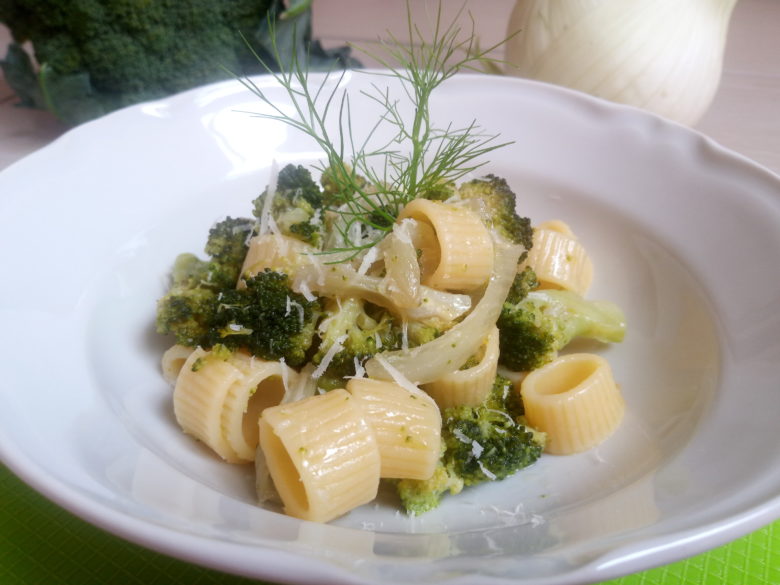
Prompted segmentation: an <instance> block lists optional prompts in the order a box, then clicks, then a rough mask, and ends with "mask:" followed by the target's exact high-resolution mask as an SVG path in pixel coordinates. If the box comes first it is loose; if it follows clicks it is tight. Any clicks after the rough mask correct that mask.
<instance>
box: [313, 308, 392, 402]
mask: <svg viewBox="0 0 780 585" xmlns="http://www.w3.org/2000/svg"><path fill="white" fill-rule="evenodd" d="M369 309H371V310H370V312H371V314H369ZM325 313H326V314H327V317H325V319H323V320H322V322H321V324H320V326H319V335H320V338H321V342H320V345H319V348H318V349H317V353H315V354H314V357H313V358H312V362H313V363H315V364H320V363H322V361H323V359H324V358H325V356H326V355H328V354H329V352H330V353H332V348H333V347H334V346H335V345H336V344H338V346H337V347H340V348H341V349H339V351H338V352H337V353H335V354H333V355H332V356H331V358H332V359H331V360H330V362H328V365H327V368H326V369H325V372H323V374H322V375H321V376H320V378H319V380H318V385H319V386H320V387H321V388H325V389H326V390H332V389H333V388H339V387H341V388H343V387H344V378H345V377H347V376H354V375H355V373H356V372H355V371H356V366H357V364H362V363H363V362H364V361H365V360H366V359H368V358H370V357H371V356H373V355H374V354H376V353H377V352H378V351H385V350H390V349H397V348H398V347H399V346H400V343H401V338H400V333H399V331H398V328H397V327H396V326H395V324H394V323H393V319H392V317H391V315H390V314H389V313H387V312H386V311H385V310H383V309H380V308H378V307H373V306H367V303H366V302H365V301H363V300H362V299H360V298H356V297H347V298H344V299H340V300H338V301H336V300H335V299H331V300H330V301H329V304H328V305H327V306H326V307H325ZM372 315H373V316H372Z"/></svg>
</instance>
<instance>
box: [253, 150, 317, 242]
mask: <svg viewBox="0 0 780 585" xmlns="http://www.w3.org/2000/svg"><path fill="white" fill-rule="evenodd" d="M267 197H268V190H265V191H263V193H262V194H261V195H260V196H259V197H258V198H257V199H255V201H254V211H253V213H254V215H255V217H257V218H258V219H260V220H262V215H263V211H264V209H265V205H266V198H267ZM270 213H271V216H272V217H273V220H274V222H275V223H276V226H277V227H278V228H279V230H280V231H281V233H283V234H285V235H287V236H291V237H294V238H298V239H299V240H302V241H304V242H306V243H307V244H311V245H312V246H315V247H320V245H321V243H322V236H323V223H322V213H323V204H322V192H321V191H320V188H319V186H318V185H317V183H315V182H314V180H313V179H312V177H311V173H310V172H309V170H308V169H307V168H305V167H303V166H301V165H297V166H296V165H292V164H290V165H287V166H285V167H283V168H282V169H281V170H280V171H279V176H278V178H277V183H276V191H275V193H274V194H273V201H272V202H271V210H270Z"/></svg>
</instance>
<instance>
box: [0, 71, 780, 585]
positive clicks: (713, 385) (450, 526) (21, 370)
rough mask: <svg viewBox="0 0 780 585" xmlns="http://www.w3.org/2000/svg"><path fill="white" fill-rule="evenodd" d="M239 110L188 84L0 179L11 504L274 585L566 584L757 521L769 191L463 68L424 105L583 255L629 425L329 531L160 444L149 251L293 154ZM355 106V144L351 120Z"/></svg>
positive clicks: (713, 162) (710, 146)
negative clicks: (415, 506) (477, 149)
mask: <svg viewBox="0 0 780 585" xmlns="http://www.w3.org/2000/svg"><path fill="white" fill-rule="evenodd" d="M371 81H374V80H373V79H371V78H368V77H366V76H365V75H363V74H354V75H350V76H349V77H348V78H347V79H346V80H345V84H346V87H347V89H348V90H349V91H350V92H353V93H355V92H357V91H359V90H360V89H362V88H365V87H367V84H368V83H369V82H371ZM257 82H258V83H259V84H261V85H263V86H264V87H266V88H267V89H268V91H269V92H270V95H272V96H275V97H274V99H277V100H279V103H280V104H282V105H283V104H284V98H283V95H282V93H281V92H280V91H279V90H278V89H275V88H274V87H273V83H272V82H271V81H270V80H269V79H267V78H258V79H257ZM355 95H357V94H356V93H355ZM260 107H261V106H260V104H259V102H258V101H257V100H256V98H254V97H252V96H251V95H250V94H248V92H247V91H246V90H245V89H244V88H243V87H242V86H241V85H240V84H238V83H222V84H217V85H212V86H208V87H204V88H201V89H197V90H194V91H190V92H187V93H184V94H181V95H178V96H174V97H172V98H170V99H166V100H163V101H159V102H155V103H150V104H145V105H140V106H136V107H132V108H129V109H126V110H123V111H120V112H117V113H114V114H111V115H109V116H107V117H105V118H103V119H100V120H97V121H95V122H91V123H88V124H85V125H83V126H82V127H79V128H77V129H75V130H73V131H71V132H69V133H67V134H66V135H65V136H63V137H62V138H61V139H59V140H57V141H56V142H55V143H53V144H51V145H50V146H48V147H46V148H44V149H42V150H40V151H39V152H37V153H35V154H33V155H32V156H30V157H28V158H26V159H24V160H22V161H20V162H18V163H17V164H15V165H13V166H11V167H10V168H8V169H7V170H5V171H4V172H3V173H0V248H1V249H2V250H3V262H2V266H3V272H4V276H3V281H2V288H1V289H0V322H2V323H3V325H4V332H5V333H4V334H3V335H2V336H0V355H2V356H3V364H4V367H3V370H4V371H5V374H4V375H3V377H2V382H0V400H2V403H3V408H2V409H0V455H2V459H3V461H4V462H5V463H6V464H7V465H8V466H9V467H10V468H11V469H12V470H14V471H15V472H16V473H17V474H18V475H20V476H21V477H22V478H23V479H24V480H25V481H27V482H28V483H29V484H30V485H32V486H33V487H34V488H36V489H37V490H39V491H41V492H42V493H43V494H45V495H46V496H48V497H49V498H51V499H53V500H54V501H55V502H57V503H59V504H60V505H62V506H63V507H65V508H68V509H69V510H71V511H73V512H75V513H77V514H79V515H80V516H82V517H84V518H86V519H87V520H89V521H91V522H93V523H95V524H97V525H99V526H101V527H103V528H106V529H108V530H110V531H112V532H114V533H116V534H119V535H120V536H123V537H125V538H127V539H129V540H132V541H135V542H138V543H140V544H142V545H145V546H147V547H150V548H153V549H156V550H159V551H162V552H164V553H167V554H170V555H174V556H177V557H180V558H183V559H187V560H190V561H193V562H196V563H202V564H205V565H208V566H212V567H216V568H218V569H222V570H225V571H231V572H235V573H239V574H243V575H248V576H252V577H256V578H262V579H266V580H271V581H273V580H277V581H285V582H291V583H314V582H316V583H339V584H342V585H343V584H347V583H365V584H372V585H379V584H383V585H384V584H390V583H399V582H414V583H447V584H454V583H469V584H470V585H480V584H488V583H491V584H492V583H510V582H511V583H513V584H515V585H518V584H521V583H534V584H535V585H544V584H555V585H565V584H575V583H576V584H581V583H590V582H597V581H601V580H605V579H609V578H614V577H617V576H619V575H623V574H626V573H629V572H633V571H638V570H642V569H646V568H649V567H652V566H655V565H659V564H663V563H667V562H671V561H674V560H677V559H679V558H682V557H684V556H688V555H692V554H694V553H698V552H701V551H703V550H705V549H708V548H710V547H714V546H717V545H720V544H722V543H725V542H726V541H728V540H730V539H733V538H736V537H738V536H741V535H743V534H745V533H747V532H749V531H751V530H754V529H756V528H758V527H760V526H761V525H763V524H766V523H769V522H770V521H772V520H774V519H776V518H777V517H778V516H780V497H779V496H778V494H780V449H778V431H777V428H778V427H777V421H778V420H780V394H778V389H779V388H780V382H778V380H780V273H779V271H778V251H780V179H778V177H777V176H775V175H773V174H771V173H770V172H768V171H766V170H764V169H762V168H760V167H759V166H757V165H755V164H753V163H751V162H750V161H748V160H745V159H743V158H742V157H740V156H738V155H736V154H734V153H731V152H728V151H726V150H724V149H722V148H720V147H719V146H717V145H716V144H714V143H713V142H711V141H709V140H708V139H706V138H705V137H703V136H700V135H698V134H696V133H694V132H692V131H690V130H687V129H685V128H683V127H680V126H677V125H674V124H671V123H667V122H664V121H662V120H661V119H659V118H656V117H653V116H651V115H648V114H645V113H642V112H639V111H637V110H633V109H630V108H627V107H618V106H613V105H609V104H607V103H605V102H601V101H597V100H595V99H592V98H588V97H585V96H583V95H579V94H577V93H574V92H570V91H566V90H562V89H558V88H554V87H549V86H546V85H542V84H537V83H531V82H525V81H521V80H518V79H506V78H492V77H488V76H468V75H467V76H461V77H457V78H455V79H453V80H452V81H451V82H448V83H447V84H446V85H445V86H444V87H442V88H441V90H440V91H439V92H438V93H437V94H435V97H434V112H435V117H436V118H437V119H438V120H439V121H440V123H444V122H447V121H449V120H453V121H455V122H456V123H467V122H469V121H471V119H472V118H476V119H477V120H478V121H479V123H480V124H481V126H482V127H483V128H484V129H485V130H486V131H488V132H500V133H501V136H502V138H505V139H510V140H514V141H515V143H514V144H513V145H512V146H510V147H507V148H504V149H502V150H499V151H497V152H495V153H493V155H492V156H491V161H490V163H489V164H488V165H487V166H486V167H485V168H484V170H485V172H492V173H495V174H497V175H500V176H503V177H506V178H507V179H508V180H509V181H510V183H511V185H512V186H513V188H514V190H515V191H516V192H517V194H518V206H519V210H520V212H521V213H522V214H523V215H528V216H530V217H532V218H533V219H534V220H536V221H540V220H543V219H549V218H559V219H563V220H565V221H567V222H569V223H570V224H571V225H572V226H573V229H574V230H575V232H576V233H577V234H578V235H579V237H580V239H581V240H582V241H583V243H584V244H585V245H586V247H587V249H588V250H589V252H590V254H591V256H592V258H593V259H594V262H595V266H596V280H595V284H594V286H593V289H592V291H591V293H590V295H589V296H591V297H593V298H597V297H602V298H608V299H611V300H614V301H616V302H618V303H619V304H621V305H622V306H623V308H624V309H625V311H626V313H627V316H628V322H629V333H628V336H627V338H626V340H625V342H624V343H622V344H620V345H616V346H614V347H610V348H607V349H599V351H601V353H602V354H603V355H604V356H605V357H607V359H609V361H610V362H611V364H612V366H613V369H614V372H615V376H616V378H617V379H618V381H619V382H620V384H621V386H622V389H623V393H624V395H625V397H626V400H627V403H628V414H627V418H626V420H625V421H624V423H623V425H622V426H621V428H620V429H619V431H618V433H617V434H616V435H614V436H613V437H612V438H611V439H609V440H608V441H607V442H606V443H604V444H603V445H602V446H600V447H599V448H598V449H596V450H594V451H592V452H589V453H585V454H582V455H577V456H570V457H553V456H544V457H543V458H542V460H540V461H539V462H538V463H537V464H535V465H534V466H533V467H531V468H529V469H527V470H525V471H523V472H521V473H519V474H517V475H516V476H515V477H513V478H510V479H508V480H506V481H504V482H500V483H496V484H494V485H485V486H482V487H478V488H474V489H471V490H467V491H466V492H464V493H463V494H461V495H460V496H458V497H452V498H447V499H446V500H445V502H444V504H443V505H442V506H441V508H439V509H438V510H436V511H434V512H431V513H429V514H428V515H425V516H423V517H420V518H408V517H406V516H403V515H401V514H399V513H398V512H397V511H396V508H395V507H394V506H393V502H392V498H391V497H389V496H386V495H384V496H383V497H382V498H380V500H379V501H378V503H377V504H376V505H369V506H365V507H364V508H361V509H358V510H356V511H354V512H352V513H350V514H349V515H347V516H346V517H344V518H342V519H340V520H338V521H336V522H334V523H332V524H330V525H318V524H311V523H307V522H301V521H298V520H295V519H293V518H289V517H285V516H283V515H281V514H279V513H278V512H277V511H275V510H266V509H263V508H260V507H258V506H256V505H255V502H254V497H253V476H252V471H251V469H249V468H244V467H235V466H229V465H226V464H224V463H221V462H219V461H217V460H216V459H215V458H214V457H212V456H211V455H210V454H209V453H207V452H206V451H205V450H204V449H203V448H202V447H201V446H200V445H198V444H196V443H195V442H194V441H192V440H191V439H190V438H188V437H187V436H184V435H183V434H182V433H181V432H180V430H179V429H178V428H177V426H176V424H175V421H174V420H173V416H172V409H171V393H170V389H169V388H167V387H166V384H165V382H164V381H163V380H162V377H161V375H160V371H159V357H160V354H161V353H162V351H163V350H164V349H165V347H166V345H167V343H166V341H165V340H163V339H161V338H159V337H158V336H157V335H156V334H155V333H154V330H153V319H154V310H155V309H154V304H155V300H156V298H158V297H159V296H160V295H161V294H162V293H163V291H164V290H165V283H166V280H165V278H166V273H167V271H168V269H169V268H170V266H171V263H172V261H173V259H174V257H175V255H176V254H177V253H179V252H182V251H191V252H195V253H200V252H201V250H202V246H203V243H204V240H205V234H206V231H207V229H208V228H209V226H210V225H211V224H212V223H213V222H214V221H215V220H218V219H220V218H222V217H224V216H225V215H234V216H235V215H244V216H246V215H249V213H250V208H249V204H250V201H251V200H252V199H253V198H254V197H255V196H256V195H257V194H258V193H259V192H260V191H261V190H262V189H263V188H264V187H265V184H266V180H267V177H268V169H269V165H270V162H271V160H272V158H276V159H277V161H278V162H279V163H281V164H284V163H287V162H301V163H309V162H311V161H312V160H314V159H315V158H316V157H317V156H318V153H317V151H316V149H315V148H314V147H313V146H312V144H311V143H310V142H309V141H307V140H304V139H302V138H301V137H300V136H297V135H295V134H293V133H292V132H291V131H290V130H289V129H288V128H286V127H284V126H281V125H279V124H274V123H271V122H268V121H264V120H261V119H258V118H252V117H250V116H248V115H247V114H246V113H242V112H241V110H250V111H258V110H259V109H260ZM353 108H354V113H353V115H354V117H355V123H356V125H357V126H358V127H360V126H361V125H366V124H369V123H371V121H372V120H373V119H374V118H373V116H374V115H375V112H374V111H373V110H372V108H371V107H368V106H365V107H364V106H356V105H355V104H353Z"/></svg>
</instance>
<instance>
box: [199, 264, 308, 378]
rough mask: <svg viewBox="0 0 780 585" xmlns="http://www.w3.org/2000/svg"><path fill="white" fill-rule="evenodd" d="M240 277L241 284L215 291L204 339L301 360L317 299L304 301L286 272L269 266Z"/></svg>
mask: <svg viewBox="0 0 780 585" xmlns="http://www.w3.org/2000/svg"><path fill="white" fill-rule="evenodd" d="M245 282H246V287H245V288H240V289H236V288H233V289H226V290H223V291H221V292H220V294H219V295H218V298H217V301H218V306H217V309H216V311H215V313H214V315H213V317H212V319H211V322H210V328H209V339H208V345H209V346H211V345H215V344H222V345H224V346H226V347H227V348H229V349H232V350H236V349H245V350H247V351H249V352H250V353H251V354H252V355H255V356H257V357H259V358H262V359H267V360H278V359H282V358H283V359H284V360H285V362H286V363H287V364H289V365H290V366H293V367H297V366H301V365H303V364H304V363H305V362H306V361H307V357H308V354H307V352H308V351H309V348H310V347H311V345H312V341H313V340H314V335H315V329H316V323H317V321H318V319H319V318H320V316H321V306H320V303H319V300H317V299H315V300H313V301H307V300H306V298H305V297H304V296H303V295H300V294H297V293H295V292H293V291H292V290H291V289H290V284H289V277H288V276H287V275H286V274H282V273H280V272H274V271H272V270H265V271H263V272H259V273H258V274H256V275H254V276H252V277H250V278H248V279H247V280H246V281H245Z"/></svg>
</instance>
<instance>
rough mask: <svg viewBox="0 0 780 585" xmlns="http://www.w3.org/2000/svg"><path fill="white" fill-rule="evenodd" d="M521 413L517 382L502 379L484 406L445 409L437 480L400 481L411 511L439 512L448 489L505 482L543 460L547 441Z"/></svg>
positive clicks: (404, 501)
mask: <svg viewBox="0 0 780 585" xmlns="http://www.w3.org/2000/svg"><path fill="white" fill-rule="evenodd" d="M522 412H523V409H522V403H521V401H520V399H519V396H518V394H517V392H516V391H515V389H514V387H513V385H512V382H511V381H510V380H508V379H506V378H504V377H503V376H500V375H498V376H496V381H495V383H494V384H493V389H492V391H491V393H490V394H489V395H488V397H487V398H486V399H485V402H484V403H483V404H481V405H479V406H476V407H472V406H457V407H453V408H447V409H445V410H444V412H443V413H442V443H443V453H442V457H441V459H440V461H439V464H438V466H437V468H436V470H435V472H434V474H433V476H432V477H431V478H430V479H427V480H414V479H402V480H400V481H398V482H397V483H396V491H397V493H398V495H399V497H400V498H401V503H402V504H403V506H404V508H405V509H406V510H407V512H409V513H412V514H421V513H423V512H426V511H428V510H431V509H433V508H436V507H437V506H438V505H439V503H440V502H441V498H442V497H443V496H444V495H445V494H446V492H448V491H449V492H450V493H452V494H457V493H459V492H460V491H461V490H462V489H463V488H464V487H467V486H473V485H476V484H480V483H483V482H486V481H496V480H500V479H504V478H506V477H509V476H510V475H512V474H514V473H515V472H517V471H518V470H520V469H522V468H524V467H527V466H528V465H531V464H532V463H534V462H535V461H536V460H537V459H539V457H540V456H541V454H542V450H543V449H544V439H545V437H544V435H543V434H541V433H537V432H535V431H534V430H532V429H529V428H528V427H526V426H525V425H524V424H522V422H521V420H522V419H521V418H520V417H521V416H522Z"/></svg>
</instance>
